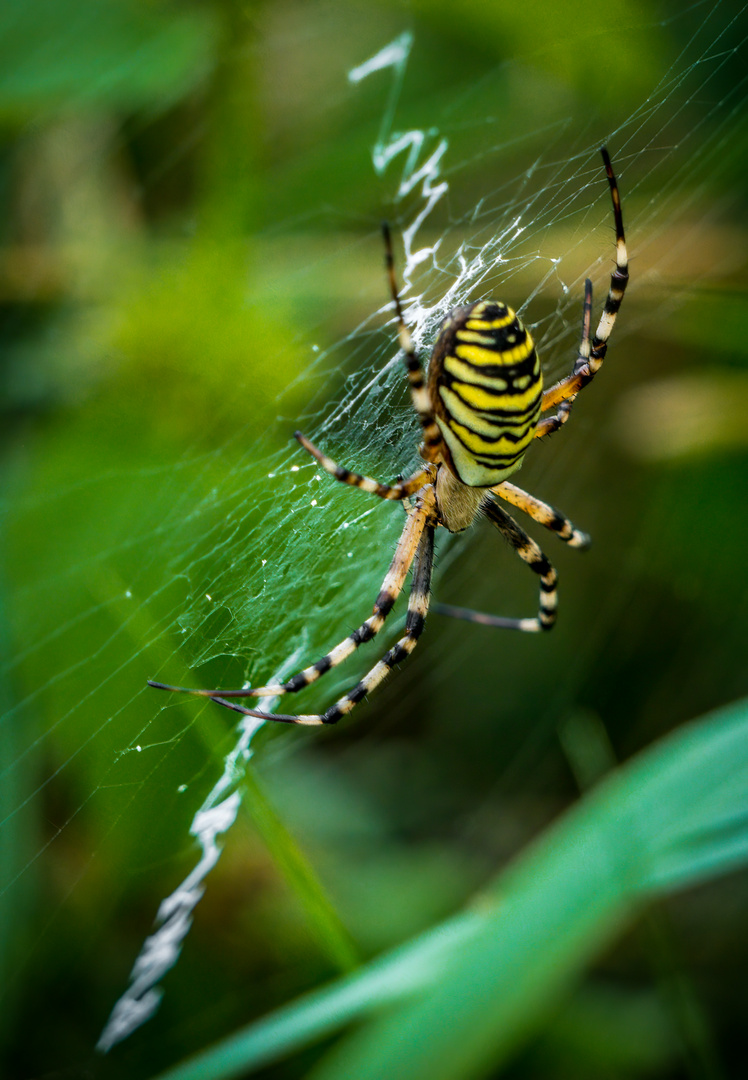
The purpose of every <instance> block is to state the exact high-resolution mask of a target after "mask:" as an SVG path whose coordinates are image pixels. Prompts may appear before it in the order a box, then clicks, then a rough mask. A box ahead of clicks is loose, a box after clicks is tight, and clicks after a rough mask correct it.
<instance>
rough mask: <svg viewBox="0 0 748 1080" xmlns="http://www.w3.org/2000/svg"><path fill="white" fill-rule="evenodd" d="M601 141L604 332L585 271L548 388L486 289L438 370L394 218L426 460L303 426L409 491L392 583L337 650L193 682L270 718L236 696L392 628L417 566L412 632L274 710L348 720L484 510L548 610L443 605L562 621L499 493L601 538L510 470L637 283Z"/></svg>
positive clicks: (575, 382) (591, 357)
mask: <svg viewBox="0 0 748 1080" xmlns="http://www.w3.org/2000/svg"><path fill="white" fill-rule="evenodd" d="M601 152H602V156H603V161H604V163H605V172H606V174H607V177H608V184H609V186H610V193H611V196H612V200H613V216H614V219H615V230H616V266H615V270H614V271H613V273H612V275H611V279H610V288H609V291H608V296H607V299H606V301H605V307H604V308H603V312H602V315H601V317H600V322H599V323H598V327H597V331H596V333H595V336H594V337H593V338H592V341H590V321H591V312H592V283H591V282H590V281H589V280H587V281H586V282H585V288H584V308H583V316H582V336H581V343H580V346H579V352H578V355H577V357H576V360H575V361H574V366H573V368H572V371H571V374H570V375H567V376H566V378H564V379H561V380H560V381H559V382H557V383H556V384H555V385H554V386H552V387H551V388H550V389H548V390H545V391H543V378H542V373H541V370H540V362H539V360H538V355H537V352H536V351H535V345H534V343H533V340H532V337H531V336H530V334H529V332H528V331H527V329H526V328H525V327H524V326H523V324H522V322H521V321H520V319H519V318H518V317H517V315H515V313H514V312H513V311H512V309H511V308H510V307H507V305H506V304H503V303H500V302H498V301H495V300H481V301H478V302H477V303H474V304H469V305H468V306H467V307H460V308H454V310H452V311H450V312H449V314H448V315H447V316H446V318H445V319H444V321H443V322H442V325H441V328H440V330H439V336H438V337H437V339H436V344H435V345H434V350H433V353H432V354H431V360H430V363H429V369H428V380H427V379H426V378H425V377H424V372H423V369H422V367H421V362H420V360H419V358H418V354H417V352H416V350H415V347H414V345H413V340H412V338H411V336H410V333H409V332H408V329H407V327H406V325H405V321H404V319H403V314H402V308H401V305H400V297H399V292H398V287H397V283H396V280H395V271H394V262H393V256H392V243H391V239H390V234H389V229H388V228H387V226H386V225H385V226H384V228H383V231H384V242H385V258H386V267H387V275H388V279H389V285H390V291H391V293H392V301H393V304H394V308H395V312H396V315H397V325H398V334H399V340H400V347H401V349H402V351H403V354H404V359H405V366H406V369H407V376H408V382H409V384H410V392H411V396H412V401H413V407H414V409H415V411H416V413H417V414H418V418H419V420H420V421H421V427H422V429H423V442H422V444H421V446H420V453H421V457H422V458H423V460H424V465H423V466H422V467H421V468H420V469H418V470H417V472H415V473H414V474H413V475H412V476H410V477H408V478H407V479H405V480H402V481H401V482H399V483H394V484H382V483H379V482H378V481H377V480H372V479H370V478H369V477H368V476H361V475H360V474H359V473H354V472H351V471H350V470H348V469H345V468H343V467H342V466H340V465H336V464H335V462H334V461H332V460H331V459H330V458H329V457H327V455H326V454H323V453H322V451H321V450H318V449H317V447H316V446H313V445H312V443H310V442H309V440H308V439H307V438H305V436H304V435H302V434H301V432H298V431H297V432H296V438H297V439H298V440H299V442H300V443H301V445H302V446H303V447H304V449H305V450H306V451H307V452H308V453H309V454H311V455H312V457H313V458H315V459H316V460H317V461H318V462H319V464H320V465H321V466H322V468H323V469H326V470H327V472H329V473H330V474H331V475H332V476H334V477H335V479H336V480H339V481H340V482H341V483H343V484H351V485H352V486H353V487H357V488H361V490H362V491H367V492H369V493H370V494H372V495H378V496H379V498H380V499H393V500H400V501H402V500H408V502H407V504H406V505H407V507H408V509H407V516H406V520H405V527H404V528H403V531H402V534H401V536H400V539H399V540H398V543H397V547H396V548H395V553H394V556H393V558H392V562H391V564H390V568H389V570H388V571H387V574H386V575H385V578H384V581H383V582H382V587H381V589H380V591H379V596H378V597H377V599H376V603H375V604H374V612H373V614H372V615H370V616H369V618H368V619H366V621H365V622H363V623H362V624H361V626H360V627H359V628H358V629H357V630H355V631H354V632H353V633H352V634H350V635H349V636H348V637H347V638H345V640H343V641H341V642H340V644H338V645H336V646H335V648H334V649H332V650H331V651H330V652H329V653H327V655H326V656H323V657H322V658H321V659H320V660H317V662H316V663H314V664H312V665H311V667H308V668H305V669H304V671H301V672H299V673H298V674H297V675H294V676H293V677H292V678H290V679H288V680H287V681H286V682H283V683H280V684H279V685H269V686H261V687H255V688H254V689H246V688H241V689H238V690H189V691H187V692H189V693H191V694H200V695H202V696H205V697H209V698H211V699H212V700H213V701H215V702H217V703H218V704H219V705H224V706H225V707H227V708H229V709H234V710H236V711H237V712H240V713H243V714H245V715H247V716H262V717H264V716H265V715H266V714H265V713H261V712H259V711H256V710H254V709H250V708H247V707H246V706H245V705H240V704H237V703H236V701H234V700H232V699H235V698H258V697H275V696H278V695H282V694H293V693H296V691H298V690H303V689H304V687H306V686H309V685H310V684H311V683H313V682H315V681H316V680H317V679H319V678H320V676H322V675H324V674H325V672H327V671H329V670H330V669H331V668H334V667H337V665H338V664H340V663H342V661H343V660H345V659H347V658H348V657H349V656H350V655H351V654H352V653H353V652H354V651H355V650H356V649H357V648H358V647H359V645H362V644H363V643H364V642H365V641H370V640H371V639H372V638H373V637H374V636H375V635H376V634H378V633H379V631H380V630H381V629H382V626H383V624H384V621H385V619H386V618H387V616H388V615H389V613H390V611H391V610H392V608H393V606H394V604H395V601H396V600H397V598H398V596H399V594H400V592H401V590H402V588H403V585H404V583H405V578H406V576H407V574H408V571H409V570H410V568H411V566H412V567H413V579H412V584H411V588H410V600H409V603H408V613H407V617H406V622H405V633H404V635H403V636H402V637H401V638H400V640H399V641H398V642H397V643H396V644H395V645H394V646H393V647H392V648H391V649H390V650H389V651H388V652H387V653H385V655H384V656H383V657H382V659H381V660H380V661H379V662H378V663H377V664H375V665H374V667H373V668H372V669H371V671H369V672H368V674H367V675H365V676H364V678H363V679H361V681H360V682H359V683H357V684H356V686H354V687H353V689H352V690H351V691H350V692H349V693H347V694H346V695H345V696H344V697H342V698H341V699H340V700H339V701H336V702H335V704H334V705H333V706H332V707H331V708H329V709H328V710H327V711H326V712H324V713H321V714H313V715H300V716H299V715H285V714H281V713H274V714H272V715H270V716H269V718H270V719H272V720H280V721H282V722H284V723H287V724H335V723H337V721H338V720H340V718H341V717H342V716H346V715H347V714H348V713H349V712H350V711H351V709H353V707H354V706H355V705H356V704H357V703H358V702H359V701H361V699H362V698H364V697H366V696H367V694H369V693H371V691H372V690H374V689H375V688H376V687H377V686H379V684H380V683H381V682H382V681H383V679H385V678H386V676H387V675H388V673H389V672H390V671H391V670H392V668H393V667H394V666H395V665H396V664H399V663H400V662H401V661H402V660H405V659H406V657H407V656H409V654H410V653H411V652H412V651H413V649H414V648H415V646H416V643H417V641H418V638H419V637H420V634H421V631H422V630H423V626H424V621H425V618H426V612H427V610H428V605H429V594H430V589H431V567H432V559H433V550H434V532H435V530H436V529H437V528H438V527H439V526H440V525H443V526H444V528H446V529H448V530H449V531H450V532H453V533H456V532H461V531H462V530H463V529H466V528H467V527H468V526H469V525H471V524H472V523H473V521H475V519H476V518H477V517H479V516H480V515H483V516H485V517H487V518H488V519H489V521H490V522H491V523H492V524H493V525H495V526H496V528H497V529H498V530H499V532H500V533H502V535H503V536H504V537H505V538H506V540H507V541H508V542H509V544H510V545H511V547H513V548H514V550H515V551H516V552H517V554H518V555H519V557H520V558H521V559H523V560H524V562H526V563H527V565H528V566H529V567H530V569H531V570H532V571H533V572H534V573H535V574H537V575H538V577H539V578H540V603H539V610H538V614H537V615H536V616H535V617H533V618H526V619H510V618H503V617H500V616H495V615H481V614H479V613H477V612H471V611H467V610H465V609H463V608H452V607H448V606H446V605H441V606H440V610H441V611H442V612H444V613H446V614H449V615H455V616H457V617H459V618H467V619H470V620H472V621H474V622H481V623H485V624H487V625H490V626H498V627H504V628H507V629H513V630H524V631H531V632H534V631H539V630H550V629H551V627H552V626H553V624H554V622H555V620H556V571H555V570H554V569H553V567H552V566H551V564H550V562H549V561H548V559H547V558H546V556H545V555H544V553H543V552H542V551H541V549H540V548H539V547H538V545H537V544H536V543H535V541H534V540H531V539H530V537H529V536H528V535H527V533H526V532H525V531H524V529H522V528H520V526H519V525H518V524H517V522H516V521H515V520H514V518H513V517H511V516H510V515H509V514H508V513H507V512H506V510H504V509H502V507H501V506H500V505H499V502H498V500H499V499H502V500H503V501H504V502H507V503H509V504H510V505H512V506H515V507H517V508H518V509H519V510H522V511H523V512H524V513H525V514H527V515H529V517H531V518H533V520H535V521H537V522H538V523H539V524H540V525H544V526H545V527H546V528H547V529H550V530H551V531H552V532H555V533H556V535H557V536H558V537H559V538H560V539H561V540H564V541H565V542H566V543H567V544H568V545H569V547H573V548H585V547H587V545H588V544H589V538H588V537H587V536H586V535H585V534H584V533H583V532H580V531H579V530H578V529H575V528H574V526H573V525H572V523H571V522H570V521H569V520H568V518H565V517H564V516H563V514H560V513H559V512H558V511H557V510H555V509H554V508H553V507H552V506H549V505H548V504H547V503H544V502H541V501H540V499H536V498H535V497H534V496H533V495H529V494H528V493H527V492H526V491H523V490H522V489H521V488H518V487H516V486H515V485H514V484H511V483H509V480H508V477H510V476H511V475H512V474H513V473H515V472H516V471H517V469H519V467H520V465H521V464H522V459H523V457H524V455H525V451H526V450H527V448H528V447H529V445H530V443H531V442H532V440H533V439H539V438H543V437H544V436H545V435H549V434H550V433H551V432H553V431H557V430H558V428H560V427H561V425H562V424H565V423H566V421H567V420H568V418H569V413H570V412H571V407H572V405H573V403H574V401H575V400H576V397H577V395H578V394H579V392H580V390H582V389H583V388H584V387H585V386H587V384H588V383H589V382H591V381H592V379H593V378H594V376H595V375H596V374H597V372H598V371H599V370H600V367H601V366H602V362H603V359H604V357H605V353H606V350H607V348H608V339H609V337H610V334H611V331H612V329H613V325H614V323H615V320H616V315H617V314H618V309H619V308H620V306H621V301H622V300H623V294H624V292H625V290H626V285H627V283H628V259H627V254H626V241H625V239H624V233H623V218H622V215H621V202H620V197H619V194H618V185H617V183H616V178H615V175H614V173H613V168H612V166H611V163H610V157H609V156H608V152H607V150H605V148H603V149H602V151H601ZM553 410H555V411H553ZM549 412H550V415H549V416H546V417H545V418H543V419H541V418H540V416H541V413H549ZM150 685H151V686H154V687H156V688H157V689H160V690H185V688H184V687H177V686H166V685H165V684H164V683H157V682H151V683H150Z"/></svg>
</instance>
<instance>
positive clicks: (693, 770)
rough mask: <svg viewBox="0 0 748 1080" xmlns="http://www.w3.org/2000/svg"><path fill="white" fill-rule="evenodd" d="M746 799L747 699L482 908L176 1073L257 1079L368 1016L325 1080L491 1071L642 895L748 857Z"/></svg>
mask: <svg viewBox="0 0 748 1080" xmlns="http://www.w3.org/2000/svg"><path fill="white" fill-rule="evenodd" d="M747 793H748V702H741V703H739V704H737V705H735V706H732V707H729V708H725V709H722V710H720V711H718V712H715V713H712V714H710V715H709V716H707V717H706V718H704V719H703V720H702V721H700V722H698V723H694V724H691V725H688V726H686V727H684V728H682V729H680V730H679V731H677V732H675V733H674V734H673V735H671V736H669V737H668V738H667V739H665V740H663V741H661V742H660V743H659V744H658V745H656V746H655V747H654V748H652V749H651V750H649V751H647V752H646V753H644V754H642V755H640V756H639V757H638V758H637V759H635V760H634V761H632V762H631V763H630V764H628V765H626V766H624V767H622V768H620V769H618V770H616V772H615V773H614V774H612V775H611V776H610V777H609V778H608V779H607V780H606V781H605V782H604V783H602V784H601V785H600V786H599V787H598V788H596V789H595V790H594V791H592V792H591V793H590V794H589V795H588V796H587V797H586V798H584V799H583V800H582V801H581V802H580V803H579V804H578V805H577V806H576V807H574V809H573V810H572V811H570V812H569V813H568V814H566V815H565V816H564V817H563V818H562V819H561V820H560V821H559V822H558V823H557V824H556V825H554V826H553V827H552V828H551V829H549V830H548V831H547V832H546V833H545V834H544V835H543V836H542V837H541V838H540V839H539V840H538V841H537V842H536V843H535V844H534V845H533V846H532V847H531V849H530V850H529V851H528V852H526V853H524V854H523V855H522V856H521V857H520V858H519V859H518V860H517V861H516V862H515V863H514V864H513V866H511V867H510V868H509V869H508V870H507V871H506V872H505V873H503V874H502V875H500V877H499V878H498V880H497V882H496V883H495V885H494V886H493V887H492V888H491V889H490V890H489V891H488V894H487V896H486V903H485V904H484V906H483V907H482V908H479V909H477V910H476V911H474V912H472V913H470V914H469V915H466V916H463V917H462V918H458V919H456V920H451V921H450V922H449V923H447V924H445V925H444V926H442V927H439V928H438V929H437V930H432V931H430V932H429V933H427V934H425V935H422V936H421V937H420V938H418V939H417V940H416V941H415V942H412V943H410V944H408V945H406V946H403V947H402V948H401V949H399V950H397V951H396V952H395V953H391V954H389V955H387V956H385V957H382V958H380V959H379V960H378V961H377V962H376V963H374V964H370V965H368V966H366V967H364V968H361V969H360V970H359V971H357V972H356V973H354V974H353V975H351V976H348V977H347V978H346V979H343V980H339V981H338V982H336V983H334V984H332V985H330V986H328V987H327V988H324V989H323V990H321V991H318V992H317V993H315V994H312V995H308V996H307V997H306V998H304V999H301V1000H299V1001H298V1002H296V1003H293V1004H292V1005H290V1006H287V1007H286V1008H285V1009H282V1010H279V1011H278V1012H276V1013H275V1014H273V1015H272V1016H269V1017H267V1018H265V1019H264V1020H262V1021H260V1022H258V1023H256V1024H254V1025H252V1026H251V1027H250V1028H248V1029H245V1031H244V1032H242V1033H239V1034H238V1035H236V1036H234V1037H233V1038H232V1039H231V1040H227V1041H225V1042H224V1043H222V1044H220V1045H219V1046H217V1047H214V1048H212V1049H211V1050H209V1051H207V1052H206V1053H205V1054H203V1055H201V1057H200V1058H199V1059H194V1061H193V1063H187V1064H186V1065H183V1066H178V1067H177V1068H175V1069H173V1070H170V1071H169V1072H168V1073H166V1074H163V1077H164V1080H165V1078H166V1077H168V1080H192V1078H195V1077H197V1076H198V1075H199V1076H201V1077H208V1076H209V1077H218V1076H221V1077H226V1076H236V1075H240V1074H244V1073H247V1072H249V1071H251V1070H253V1069H254V1068H256V1067H258V1066H259V1065H261V1064H266V1063H267V1062H268V1061H271V1060H277V1059H278V1058H281V1057H283V1056H285V1055H287V1054H288V1053H290V1052H292V1051H293V1050H295V1049H298V1048H299V1047H300V1046H302V1045H305V1044H308V1043H310V1042H312V1041H314V1040H315V1039H320V1038H322V1037H323V1036H327V1035H329V1034H331V1033H332V1032H334V1031H335V1030H338V1029H340V1028H341V1027H343V1026H345V1025H346V1024H348V1023H349V1021H350V1020H351V1019H352V1018H353V1017H356V1016H358V1017H360V1016H362V1015H366V1014H367V1013H368V1014H373V1018H372V1019H371V1020H370V1022H369V1023H368V1025H367V1026H365V1027H364V1028H363V1029H361V1030H358V1031H357V1032H356V1033H355V1034H353V1035H352V1036H350V1037H348V1038H346V1039H345V1040H344V1041H343V1042H342V1044H340V1045H338V1046H337V1047H336V1048H335V1049H334V1050H333V1051H332V1052H331V1053H330V1054H329V1055H328V1056H327V1057H326V1058H325V1059H324V1060H323V1061H322V1063H321V1065H320V1067H319V1068H318V1069H317V1070H316V1072H315V1077H316V1080H339V1078H343V1077H345V1078H346V1080H347V1078H350V1077H351V1076H355V1077H356V1078H357V1080H367V1078H371V1080H375V1078H377V1080H378V1078H380V1077H382V1076H387V1077H388V1080H397V1078H403V1080H406V1078H407V1080H420V1078H424V1080H425V1078H427V1077H428V1078H429V1080H457V1078H459V1080H463V1078H466V1077H470V1076H481V1075H485V1074H486V1072H487V1071H490V1070H491V1069H494V1068H495V1067H496V1065H497V1064H498V1063H500V1062H501V1061H503V1060H505V1059H506V1058H507V1057H508V1056H509V1054H510V1053H511V1052H512V1051H513V1049H514V1048H515V1047H516V1046H517V1044H518V1043H519V1042H520V1041H521V1040H522V1038H523V1037H524V1036H526V1035H527V1034H528V1033H529V1032H530V1031H532V1030H533V1029H534V1028H535V1027H536V1026H537V1025H538V1023H539V1022H540V1021H541V1019H542V1017H543V1015H544V1012H545V1010H546V1009H547V1008H548V1006H549V1005H550V1004H551V1003H552V1002H553V1001H554V1000H555V999H556V998H557V997H558V995H559V994H560V993H561V992H562V991H563V989H564V988H565V987H566V986H568V985H569V983H570V982H571V981H572V980H573V979H574V978H576V977H578V975H579V974H580V972H581V971H582V970H583V968H584V966H585V965H586V964H587V963H588V962H589V961H590V960H591V959H592V957H593V956H594V955H595V954H596V953H597V952H598V951H599V950H600V949H601V948H602V947H603V945H604V944H605V943H607V942H608V941H610V939H611V938H612V936H613V935H614V933H615V932H616V931H617V930H618V929H619V928H620V927H621V926H622V925H623V924H624V923H625V922H626V921H627V920H629V919H631V918H632V917H633V916H634V914H635V913H636V912H637V910H638V908H639V907H640V906H641V904H642V903H643V902H644V901H646V900H647V899H648V898H650V897H652V896H655V895H658V894H661V893H665V892H667V891H672V890H674V889H676V888H684V887H686V886H688V885H692V884H694V883H696V882H699V881H703V880H706V879H708V878H711V877H714V876H716V875H718V874H721V873H725V872H727V871H729V870H731V869H733V868H735V867H737V866H739V865H744V864H745V863H746V862H748V794H747ZM463 920H464V921H463ZM445 932H446V936H442V937H441V939H440V936H439V935H444V934H445ZM429 956H430V959H431V962H430V963H424V957H427V958H428V957H429ZM395 1001H397V1008H396V1009H394V1010H393V1009H392V1008H389V1009H388V1010H387V1011H386V1013H385V1015H384V1016H382V1015H381V1012H382V1007H383V1006H385V1005H386V1004H387V1003H389V1004H392V1003H393V1002H395ZM229 1050H231V1051H232V1053H231V1054H230V1053H229ZM198 1060H199V1069H200V1071H199V1072H196V1071H195V1068H196V1067H197V1062H198Z"/></svg>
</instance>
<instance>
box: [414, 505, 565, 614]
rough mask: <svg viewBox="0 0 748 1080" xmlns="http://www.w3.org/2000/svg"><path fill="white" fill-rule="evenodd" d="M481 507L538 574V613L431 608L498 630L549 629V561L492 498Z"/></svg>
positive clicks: (552, 579) (552, 598)
mask: <svg viewBox="0 0 748 1080" xmlns="http://www.w3.org/2000/svg"><path fill="white" fill-rule="evenodd" d="M481 510H482V511H483V512H484V513H485V515H486V517H487V518H489V520H490V521H491V522H492V524H493V525H495V526H496V528H497V529H498V530H499V532H500V533H501V534H502V536H504V537H505V538H506V539H507V540H508V541H509V543H510V544H511V546H512V547H513V548H514V550H515V551H516V552H517V554H518V555H519V557H520V559H523V560H524V561H525V562H526V563H527V565H528V566H529V567H530V569H531V570H533V571H534V572H535V573H536V574H538V575H539V577H540V606H539V610H538V614H537V616H536V617H535V618H533V619H509V618H506V617H505V616H503V615H484V614H483V613H482V612H479V611H471V610H470V609H469V608H461V607H452V605H451V604H435V605H434V610H435V611H438V612H439V614H440V615H449V616H451V617H452V618H454V619H465V620H466V621H468V622H475V623H481V624H482V625H484V626H495V627H498V628H499V629H500V630H523V631H526V632H529V633H537V632H538V631H539V630H550V629H551V627H552V626H553V624H554V623H555V621H556V605H557V598H556V581H557V578H558V575H557V574H556V571H555V570H554V569H553V567H552V566H551V564H550V562H549V561H548V559H547V558H546V556H545V555H544V554H543V552H542V551H541V550H540V548H539V547H538V545H537V544H536V543H535V541H534V540H532V539H531V538H530V537H529V536H528V535H527V533H526V532H525V531H524V529H521V528H520V526H519V525H518V524H517V522H516V521H515V520H514V518H513V517H511V516H510V515H509V514H507V513H506V511H505V510H502V509H501V507H500V506H499V505H498V503H496V502H494V500H493V499H490V498H489V499H486V500H485V501H484V502H483V503H482V505H481Z"/></svg>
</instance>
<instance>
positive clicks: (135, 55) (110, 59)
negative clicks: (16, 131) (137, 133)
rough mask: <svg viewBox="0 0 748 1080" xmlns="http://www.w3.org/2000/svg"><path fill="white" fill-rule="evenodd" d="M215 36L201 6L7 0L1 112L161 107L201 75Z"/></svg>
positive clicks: (1, 31)
mask: <svg viewBox="0 0 748 1080" xmlns="http://www.w3.org/2000/svg"><path fill="white" fill-rule="evenodd" d="M217 37H218V35H217V26H216V22H215V20H214V18H213V16H212V14H211V12H210V10H209V9H207V8H205V7H201V8H197V7H189V6H187V5H180V6H179V7H176V8H175V7H174V6H172V5H166V4H146V3H140V2H138V0H107V2H106V3H104V4H102V3H99V2H97V0H66V2H65V3H59V2H57V0H37V2H35V3H33V4H29V3H25V2H24V0H11V2H10V3H6V4H4V5H3V13H2V16H0V115H2V113H5V114H6V115H11V116H12V115H14V114H16V113H18V114H21V115H23V114H24V113H26V112H29V111H33V112H34V113H37V112H38V110H40V109H44V108H50V109H53V110H55V111H59V110H61V109H64V108H65V107H71V106H75V107H78V108H80V107H85V106H95V107H96V108H97V109H101V108H108V107H112V106H116V107H120V108H122V107H124V108H134V107H137V106H139V105H145V104H149V103H152V102H153V101H154V100H155V99H159V100H160V103H161V105H162V106H163V105H164V104H165V102H166V101H168V100H169V99H174V98H176V97H178V96H180V95H181V94H182V93H184V92H185V91H186V90H187V89H188V88H189V87H190V86H192V85H194V84H195V82H197V81H199V80H200V79H201V78H202V77H204V75H205V73H206V72H207V70H208V68H209V65H210V63H211V54H212V51H213V48H214V47H215V45H216V43H217Z"/></svg>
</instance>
